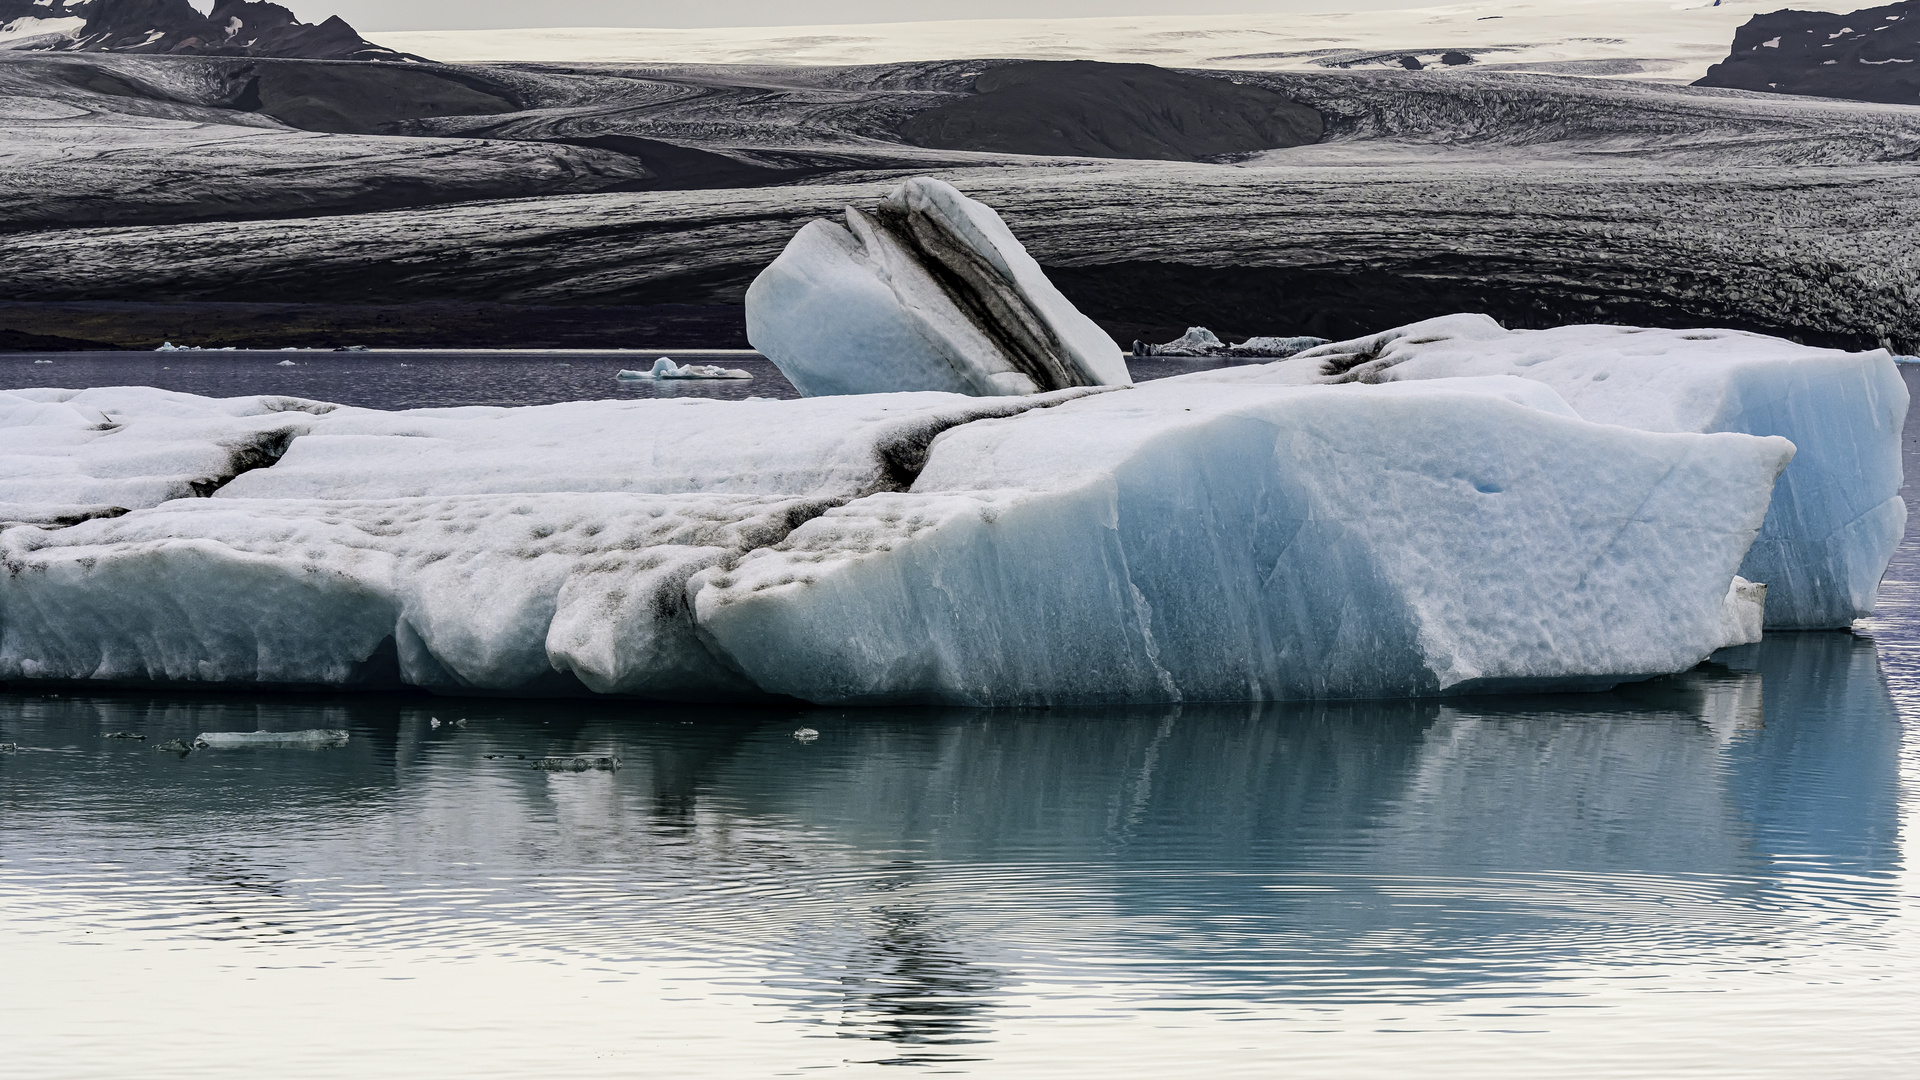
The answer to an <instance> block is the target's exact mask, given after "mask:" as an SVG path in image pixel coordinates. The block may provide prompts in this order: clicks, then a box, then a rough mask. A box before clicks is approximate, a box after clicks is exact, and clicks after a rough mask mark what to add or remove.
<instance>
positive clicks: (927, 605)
mask: <svg viewBox="0 0 1920 1080" xmlns="http://www.w3.org/2000/svg"><path fill="white" fill-rule="evenodd" d="M1490 384H1498V385H1497V386H1492V385H1490ZM1489 389H1496V390H1497V391H1498V392H1495V393H1489V392H1487V391H1488V390H1489ZM1529 402H1539V403H1541V404H1545V405H1548V406H1549V407H1548V408H1534V407H1530V405H1529V404H1528V403H1529ZM1792 452H1793V448H1792V446H1791V444H1789V443H1788V442H1787V441H1786V440H1785V439H1778V438H1769V439H1756V438H1753V437H1750V436H1743V435H1725V434H1723V435H1695V434H1653V433H1648V432H1641V431H1633V430H1629V429H1626V428H1620V427H1613V426H1606V425H1600V424H1594V423H1590V422H1587V421H1584V420H1581V419H1578V418H1577V417H1573V416H1570V415H1568V410H1567V408H1566V406H1565V405H1564V403H1560V402H1558V401H1557V399H1556V398H1555V395H1553V393H1552V391H1551V390H1549V389H1547V388H1545V387H1540V386H1538V385H1532V384H1527V383H1524V382H1522V381H1520V380H1515V379H1499V380H1485V379H1475V380H1462V381H1460V382H1458V383H1454V382H1452V381H1446V382H1435V383H1431V384H1413V385H1406V386H1391V387H1372V386H1352V387H1302V388H1284V387H1220V386H1209V385H1205V384H1198V385H1196V384H1186V385H1180V384H1179V381H1178V380H1168V381H1163V382H1160V383H1154V384H1149V385H1148V386H1145V387H1141V388H1138V389H1135V390H1133V391H1130V392H1123V393H1115V394H1103V395H1098V396H1096V397H1092V398H1087V399H1084V400H1080V401H1075V402H1072V403H1070V404H1068V405H1064V406H1061V407H1059V408H1056V409H1052V410H1047V411H1045V412H1033V413H1030V414H1027V415H1025V416H1022V417H1020V418H1018V419H1017V420H1014V421H1011V422H1002V421H990V422H983V423H978V424H970V425H967V426H966V427H964V428H958V429H955V430H952V431H949V432H947V433H946V434H944V435H942V436H941V438H940V439H938V440H937V441H936V442H935V444H934V448H933V453H932V455H931V458H930V460H929V462H928V466H927V469H926V471H925V472H924V473H922V474H921V476H920V478H919V480H918V481H917V482H916V483H915V484H914V486H913V489H912V490H911V491H910V492H904V493H883V494H878V495H875V496H873V497H870V498H867V499H863V500H860V501H858V502H855V503H851V504H848V505H846V506H842V507H839V508H836V509H834V510H830V511H828V512H827V513H826V514H824V515H823V516H821V517H819V518H816V519H814V520H812V521H809V522H807V523H806V524H804V525H802V526H800V528H798V529H796V530H795V531H794V532H793V533H792V534H791V535H790V536H788V537H787V538H786V539H785V540H784V541H782V542H781V543H779V544H777V545H774V546H773V547H771V548H770V549H765V550H760V551H755V552H752V553H750V554H749V555H747V557H746V558H745V559H743V560H741V561H740V563H739V565H738V566H737V567H735V568H733V569H731V570H727V569H716V570H711V571H705V572H703V573H702V574H700V575H698V576H696V577H695V579H694V581H693V584H692V587H691V591H692V593H693V597H694V602H695V604H696V607H697V613H698V618H699V621H700V624H701V626H702V628H703V631H704V632H705V633H706V634H707V635H708V636H709V637H710V638H711V639H712V640H713V641H715V642H716V643H717V645H718V646H719V647H720V648H722V649H723V650H725V651H726V653H727V654H728V655H729V657H730V658H731V659H732V661H733V662H734V663H735V664H737V665H739V666H740V668H741V669H742V670H744V671H745V672H746V673H747V674H748V675H749V677H751V678H752V679H753V680H754V681H755V682H757V683H759V684H760V685H761V686H763V687H767V688H769V689H772V688H776V687H777V688H778V689H779V690H781V691H782V692H785V693H789V694H792V695H795V696H798V697H802V698H805V699H808V700H812V701H822V702H865V701H885V700H898V699H903V698H904V699H910V700H912V699H919V700H935V701H947V702H954V703H963V704H969V705H1017V704H1034V703H1045V702H1059V701H1073V700H1080V701H1088V700H1112V701H1121V700H1128V701H1169V702H1171V701H1181V700H1189V701H1192V700H1208V699H1215V700H1249V699H1262V698H1299V697H1374V696H1386V697H1391V696H1403V695H1411V694H1421V693H1433V692H1438V691H1463V690H1471V689H1492V690H1499V689H1516V688H1522V687H1529V686H1533V687H1539V686H1582V685H1604V684H1607V683H1611V682H1614V681H1618V680H1619V679H1620V678H1621V677H1623V676H1626V675H1629V674H1631V673H1637V674H1650V673H1653V672H1660V671H1677V670H1683V669H1685V668H1687V667H1690V666H1691V665H1693V664H1695V663H1697V662H1699V661H1700V660H1701V659H1703V658H1705V656H1706V655H1707V654H1708V653H1710V652H1711V651H1712V650H1713V649H1714V648H1716V647H1718V646H1720V645H1724V644H1731V643H1734V642H1736V641H1746V640H1753V639H1754V638H1755V637H1757V636H1758V630H1759V625H1758V623H1759V618H1758V614H1759V612H1758V607H1757V604H1756V597H1755V595H1754V592H1753V590H1751V589H1744V588H1743V587H1742V586H1743V584H1744V583H1740V582H1736V581H1735V580H1734V571H1735V568H1736V567H1737V566H1738V565H1739V563H1740V560H1741V557H1742V556H1743V555H1744V554H1745V553H1746V550H1747V547H1748V544H1749V543H1750V542H1751V541H1752V538H1753V536H1754V535H1755V533H1756V531H1757V530H1758V529H1759V527H1760V523H1761V520H1762V518H1763V517H1764V515H1765V513H1766V507H1767V502H1768V494H1769V491H1770V489H1771V488H1772V485H1773V483H1774V479H1775V477H1776V476H1778V474H1779V472H1780V470H1781V468H1783V467H1784V466H1785V464H1786V463H1787V461H1788V460H1789V458H1790V457H1791V455H1792ZM1730 583H1732V586H1733V587H1732V588H1731V589H1730V588H1729V585H1730Z"/></svg>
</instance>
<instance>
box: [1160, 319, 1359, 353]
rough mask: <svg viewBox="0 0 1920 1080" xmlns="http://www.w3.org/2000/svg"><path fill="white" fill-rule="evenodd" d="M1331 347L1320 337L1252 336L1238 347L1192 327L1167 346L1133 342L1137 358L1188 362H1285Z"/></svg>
mask: <svg viewBox="0 0 1920 1080" xmlns="http://www.w3.org/2000/svg"><path fill="white" fill-rule="evenodd" d="M1325 344H1327V339H1326V338H1319V337H1250V338H1248V339H1247V340H1245V341H1243V342H1241V343H1240V344H1238V345H1229V344H1227V343H1226V342H1224V341H1222V340H1220V337H1219V335H1217V334H1215V333H1214V332H1213V331H1211V330H1209V329H1207V328H1206V327H1204V326H1189V327H1187V332H1186V333H1184V334H1181V335H1180V336H1179V337H1177V338H1175V339H1174V340H1172V341H1169V342H1167V343H1166V344H1164V345H1148V344H1146V343H1145V342H1140V341H1136V342H1134V343H1133V356H1134V359H1136V360H1139V359H1145V358H1148V357H1157V356H1164V357H1174V358H1188V359H1202V358H1208V359H1211V358H1217V357H1235V358H1242V359H1259V360H1284V359H1286V358H1287V357H1290V356H1292V355H1294V354H1295V353H1301V352H1305V351H1306V350H1308V349H1312V348H1316V347H1318V346H1321V345H1325Z"/></svg>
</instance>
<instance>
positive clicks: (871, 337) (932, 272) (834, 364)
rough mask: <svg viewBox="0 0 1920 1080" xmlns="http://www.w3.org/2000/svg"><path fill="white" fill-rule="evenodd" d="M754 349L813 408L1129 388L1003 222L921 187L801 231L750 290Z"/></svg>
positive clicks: (935, 183)
mask: <svg viewBox="0 0 1920 1080" xmlns="http://www.w3.org/2000/svg"><path fill="white" fill-rule="evenodd" d="M747 339H748V340H749V341H750V342H752V344H753V347H754V348H756V349H758V350H760V352H761V353H762V354H764V355H765V356H766V357H767V359H769V360H771V361H773V363H774V365H775V366H776V367H778V368H779V369H780V372H781V374H783V375H785V376H786V377H787V380H788V381H789V382H791V383H793V385H794V387H795V388H796V389H798V390H799V391H800V393H801V394H802V395H803V396H806V397H817V396H823V395H832V394H868V393H880V392H889V391H906V390H943V391H948V392H951V393H958V394H972V395H979V396H985V397H991V396H998V395H1019V394H1034V393H1040V392H1043V391H1050V390H1064V389H1068V388H1072V387H1083V386H1124V385H1127V384H1128V383H1129V382H1131V376H1129V375H1128V374H1127V365H1126V361H1125V359H1124V358H1123V357H1122V356H1121V354H1120V350H1119V347H1118V346H1116V345H1115V344H1114V342H1113V339H1112V338H1109V337H1108V336H1107V334H1106V332H1105V331H1103V330H1101V329H1100V327H1099V326H1097V325H1095V324H1094V322H1093V320H1092V319H1089V318H1087V317H1086V316H1085V315H1083V314H1081V313H1080V311H1079V310H1078V309H1076V308H1075V307H1074V306H1073V304H1072V303H1070V302H1069V301H1068V300H1067V298H1066V297H1064V296H1062V295H1061V294H1060V291H1059V290H1058V289H1056V288H1054V286H1053V283H1052V282H1050V281H1048V280H1047V276H1046V274H1045V273H1044V272H1043V271H1042V270H1041V269H1040V264H1039V263H1037V262H1035V261H1034V260H1033V257H1032V256H1031V255H1029V254H1027V250H1026V248H1024V247H1022V246H1021V244H1020V241H1019V240H1017V239H1015V238H1014V235H1013V233H1012V232H1011V231H1010V230H1009V229H1008V228H1007V226H1006V223H1005V222H1003V221H1002V220H1000V215H999V214H996V213H995V212H994V211H993V210H992V208H990V207H988V206H985V205H983V204H981V203H978V202H975V201H974V200H972V199H969V198H967V197H966V196H964V195H962V194H960V192H959V191H957V190H955V189H954V188H953V186H952V185H950V184H946V183H944V182H942V181H939V180H933V179H929V178H926V177H917V178H915V179H912V180H909V181H907V182H906V183H904V184H902V185H900V186H899V187H897V188H895V189H893V191H892V192H891V193H890V194H889V195H887V197H886V198H885V199H883V200H881V202H880V205H879V207H878V208H877V209H876V210H875V211H874V212H873V213H868V212H866V211H863V210H860V209H857V208H855V207H851V206H850V207H848V208H847V210H846V216H845V224H844V225H843V224H839V223H836V222H832V221H827V220H820V221H815V222H812V223H810V224H808V225H807V226H806V227H805V228H802V229H801V230H800V232H799V234H798V235H796V236H795V237H794V238H793V240H792V241H791V242H790V243H788V245H787V247H786V249H785V250H784V251H782V252H781V253H780V256H779V258H777V259H775V260H774V261H773V263H772V264H771V265H769V266H768V267H767V268H766V269H765V270H764V271H762V272H761V273H760V275H759V277H757V278H755V279H754V282H753V284H752V286H750V287H749V288H748V290H747Z"/></svg>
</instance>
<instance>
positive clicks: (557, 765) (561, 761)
mask: <svg viewBox="0 0 1920 1080" xmlns="http://www.w3.org/2000/svg"><path fill="white" fill-rule="evenodd" d="M527 765H528V768H533V769H539V770H541V771H543V772H619V771H620V759H619V758H617V757H572V758H569V757H544V758H541V759H539V760H538V761H531V762H528V763H527Z"/></svg>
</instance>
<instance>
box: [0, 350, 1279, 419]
mask: <svg viewBox="0 0 1920 1080" xmlns="http://www.w3.org/2000/svg"><path fill="white" fill-rule="evenodd" d="M661 355H665V356H668V357H669V358H670V359H672V360H674V361H676V362H678V363H681V364H689V363H692V364H712V365H715V366H717V367H725V368H738V369H740V370H743V371H747V372H751V373H752V375H753V378H752V379H750V380H732V379H728V380H662V381H658V382H656V381H654V380H652V379H621V378H618V377H617V376H618V375H619V374H620V372H621V371H622V370H623V369H632V370H636V371H646V370H648V369H650V368H652V367H653V361H654V358H655V357H656V356H661ZM285 361H291V362H292V363H291V366H287V365H286V364H285V363H284V362H285ZM1245 362H1246V361H1230V360H1132V361H1129V365H1130V366H1131V368H1132V369H1133V376H1134V378H1135V379H1138V380H1141V381H1145V380H1148V379H1159V378H1165V377H1166V376H1168V375H1178V374H1183V373H1185V372H1190V371H1200V370H1205V369H1210V368H1217V367H1229V366H1234V365H1236V364H1240V363H1245ZM33 386H58V387H65V388H67V389H76V390H77V389H83V388H86V387H90V386H158V387H160V388H161V389H163V390H178V391H180V392H182V393H186V394H203V395H206V396H208V397H245V396H250V395H253V394H287V395H290V396H293V397H303V398H310V399H312V400H315V401H332V402H338V403H339V404H342V405H361V406H365V407H367V408H373V409H427V408H450V407H454V406H460V405H551V404H553V403H555V402H559V401H590V400H597V399H602V398H633V397H714V398H728V399H735V400H737V399H740V398H745V397H770V398H791V397H799V396H800V395H799V394H798V393H797V392H796V391H795V390H794V389H793V384H792V383H789V382H788V381H787V380H786V377H785V376H783V375H781V374H780V369H778V368H776V367H774V366H773V364H772V363H770V362H769V361H768V360H767V359H766V358H765V357H763V356H761V355H760V354H759V353H756V352H738V351H722V350H712V349H706V350H703V349H687V350H682V351H678V352H671V353H664V354H663V353H652V352H646V353H641V352H568V351H532V350H501V351H496V352H474V351H466V352H454V351H443V352H414V351H409V350H397V349H382V350H375V351H371V352H364V353H334V352H304V351H302V352H172V353H127V352H95V353H86V352H82V353H0V390H18V389H21V388H24V387H33Z"/></svg>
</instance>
